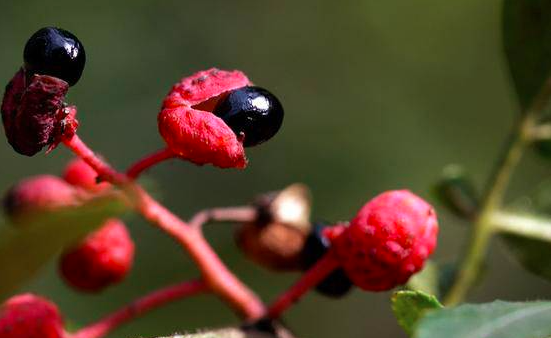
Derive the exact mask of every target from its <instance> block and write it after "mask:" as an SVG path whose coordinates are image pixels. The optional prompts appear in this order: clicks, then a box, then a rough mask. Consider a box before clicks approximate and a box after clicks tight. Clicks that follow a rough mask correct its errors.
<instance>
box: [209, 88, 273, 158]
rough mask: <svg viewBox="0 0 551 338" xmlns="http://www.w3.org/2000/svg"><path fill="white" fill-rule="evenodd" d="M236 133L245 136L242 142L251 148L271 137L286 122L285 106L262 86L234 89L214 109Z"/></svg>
mask: <svg viewBox="0 0 551 338" xmlns="http://www.w3.org/2000/svg"><path fill="white" fill-rule="evenodd" d="M214 114H215V115H216V116H218V117H220V118H221V119H222V120H224V122H226V124H227V125H228V126H229V127H230V128H231V129H232V130H233V132H234V133H235V134H236V135H238V136H239V135H243V137H244V140H243V145H244V146H245V147H252V146H256V145H259V144H261V143H263V142H265V141H267V140H269V139H270V138H272V137H273V136H274V135H275V134H276V133H277V132H278V130H279V128H280V127H281V124H282V123H283V115H284V113H283V106H282V105H281V103H280V102H279V100H278V99H277V97H275V96H274V95H273V94H272V93H270V92H269V91H267V90H266V89H263V88H260V87H253V86H251V87H243V88H239V89H236V90H233V91H231V92H230V93H229V94H228V95H227V96H226V97H225V98H224V99H222V100H220V102H219V103H218V104H217V106H216V108H215V109H214Z"/></svg>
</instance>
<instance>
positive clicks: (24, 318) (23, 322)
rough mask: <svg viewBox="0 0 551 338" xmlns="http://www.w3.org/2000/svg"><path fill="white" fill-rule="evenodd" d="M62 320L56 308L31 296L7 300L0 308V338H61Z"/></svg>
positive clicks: (44, 300)
mask: <svg viewBox="0 0 551 338" xmlns="http://www.w3.org/2000/svg"><path fill="white" fill-rule="evenodd" d="M63 336H64V330H63V319H62V318H61V315H60V313H59V311H58V309H57V307H56V306H55V305H54V304H53V303H51V302H49V301H48V300H46V299H44V298H41V297H38V296H35V295H33V294H22V295H18V296H14V297H12V298H10V299H8V300H7V301H6V302H5V303H4V304H2V307H0V338H61V337H63Z"/></svg>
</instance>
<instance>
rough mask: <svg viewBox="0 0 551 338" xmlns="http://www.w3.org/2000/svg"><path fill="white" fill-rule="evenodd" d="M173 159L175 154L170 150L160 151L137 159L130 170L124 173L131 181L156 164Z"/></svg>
mask: <svg viewBox="0 0 551 338" xmlns="http://www.w3.org/2000/svg"><path fill="white" fill-rule="evenodd" d="M174 157H176V154H174V153H173V152H172V151H171V150H170V149H168V148H164V149H160V150H158V151H156V152H154V153H152V154H149V155H147V156H145V157H143V158H141V159H139V160H138V161H137V162H136V163H134V164H133V165H132V166H131V167H130V168H128V170H127V171H126V176H128V177H130V178H131V179H136V178H138V176H140V174H141V173H142V172H144V171H145V170H147V169H149V168H151V167H152V166H154V165H156V164H159V163H160V162H163V161H166V160H169V159H172V158H174Z"/></svg>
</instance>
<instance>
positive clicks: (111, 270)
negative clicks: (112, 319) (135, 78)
mask: <svg viewBox="0 0 551 338" xmlns="http://www.w3.org/2000/svg"><path fill="white" fill-rule="evenodd" d="M24 61H25V64H24V67H23V68H21V69H20V70H19V71H18V72H17V74H16V75H15V76H14V78H13V79H12V80H11V82H10V83H9V84H8V86H7V88H6V93H5V95H4V99H3V102H2V107H1V112H2V120H3V123H4V128H5V131H6V135H7V138H8V141H9V142H10V144H11V145H12V146H13V148H14V149H15V150H16V151H17V152H19V153H22V154H24V155H29V156H31V155H34V154H36V153H37V152H38V151H40V150H41V149H42V148H43V147H45V146H49V147H50V148H53V147H55V146H56V145H57V144H58V143H59V142H65V141H67V140H70V139H71V138H72V137H73V136H74V134H75V132H76V128H77V126H78V122H77V121H76V119H75V115H76V108H75V107H69V106H67V104H65V102H64V97H65V94H66V93H67V91H68V89H69V86H72V85H74V84H76V83H77V81H78V80H79V78H80V76H81V75H82V71H83V69H84V64H85V52H84V48H83V46H82V44H81V43H80V41H79V40H78V39H77V38H76V37H75V36H74V35H72V34H71V33H69V32H67V31H65V30H62V29H58V28H44V29H41V30H39V31H38V32H37V33H35V34H34V35H33V36H32V37H31V38H30V39H29V41H28V43H27V45H26V47H25V52H24ZM283 115H284V112H283V107H282V105H281V103H280V102H279V100H278V99H277V98H276V97H275V96H274V95H273V94H271V93H270V92H268V91H267V90H265V89H263V88H260V87H257V86H253V85H252V83H251V82H250V80H249V79H248V78H247V77H246V75H245V74H243V73H242V72H240V71H224V70H219V69H214V68H213V69H209V70H206V71H201V72H198V73H196V74H194V75H192V76H189V77H186V78H184V79H182V80H181V81H180V82H179V83H177V84H176V85H174V87H173V88H172V90H171V91H170V92H169V94H168V95H167V97H166V98H165V100H164V102H163V105H162V109H161V112H160V113H159V115H158V127H159V131H160V134H161V136H162V137H163V138H164V140H165V142H166V144H167V151H168V152H170V155H173V156H177V157H180V158H183V159H185V160H188V161H190V162H193V163H195V164H198V165H203V164H213V165H215V166H218V167H222V168H244V167H245V166H246V164H247V159H246V157H245V151H244V147H249V146H255V145H258V144H261V143H263V142H265V141H267V140H268V139H270V138H272V137H273V136H274V135H275V134H276V133H277V132H278V130H279V129H280V127H281V124H282V122H283ZM128 176H129V177H130V178H131V177H132V176H130V175H128ZM125 182H126V181H125ZM111 189H112V186H111V185H110V184H109V183H106V182H100V180H99V178H98V173H97V172H95V171H94V169H92V167H90V166H89V165H88V164H86V163H85V162H84V161H83V160H80V159H77V160H74V161H72V162H71V163H70V164H69V165H68V166H67V168H66V170H65V172H64V174H63V177H62V178H60V177H57V176H52V175H42V176H38V177H34V178H31V179H28V180H25V181H22V182H20V183H19V184H17V185H16V186H15V187H13V188H12V189H11V190H10V191H9V192H8V194H7V196H6V198H5V200H4V205H5V211H6V214H7V215H8V216H9V218H10V219H11V220H12V221H13V223H14V224H16V225H19V226H20V227H24V226H25V223H26V222H25V220H26V219H27V218H28V217H35V216H36V215H40V214H41V213H44V212H51V211H56V210H60V209H63V208H66V207H71V206H75V205H80V204H81V203H85V202H86V201H87V199H89V198H90V197H91V196H96V195H98V194H103V193H108V192H109V191H110V190H111ZM255 205H256V207H257V213H256V214H257V219H256V220H254V221H252V222H248V223H246V224H243V225H242V226H241V227H240V228H239V230H238V231H237V236H236V238H237V244H238V246H239V247H240V248H241V249H242V250H243V251H244V252H245V254H247V255H248V256H249V257H250V258H252V259H253V260H255V261H256V262H258V263H260V264H261V265H263V266H266V267H268V268H271V269H275V270H284V271H288V270H302V271H305V272H306V273H305V275H304V276H305V278H306V276H307V275H308V278H310V279H309V280H310V281H314V285H311V286H313V287H314V286H315V287H316V289H317V290H318V291H319V292H321V293H322V294H325V295H328V296H331V297H340V296H342V295H345V294H346V293H347V292H348V291H349V290H350V289H351V288H352V287H353V286H357V287H359V288H361V289H364V290H369V291H384V290H389V289H392V288H394V287H396V286H398V285H402V284H405V283H406V282H407V281H408V279H409V278H410V277H411V276H412V275H413V274H414V273H416V272H418V271H420V270H421V269H422V267H423V265H424V262H425V261H426V260H427V259H428V257H429V256H430V255H431V253H432V252H433V250H434V248H435V246H436V238H437V233H438V223H437V219H436V214H435V212H434V210H433V208H432V207H431V206H430V205H429V204H428V203H427V202H425V201H424V200H422V199H421V198H419V197H418V196H416V195H414V194H412V193H411V192H409V191H405V190H396V191H389V192H386V193H383V194H381V195H379V196H377V197H375V198H374V199H372V200H371V201H370V202H368V203H367V204H366V205H364V206H363V207H362V208H361V209H360V211H359V212H358V214H357V215H356V217H354V218H353V219H352V220H351V221H350V222H349V223H348V222H347V223H337V224H335V225H332V226H328V225H327V224H318V225H315V226H313V225H312V222H311V221H310V201H309V197H308V192H307V191H306V189H305V188H304V187H303V186H300V185H295V186H291V187H290V188H288V189H285V190H283V191H281V192H279V193H276V194H270V195H267V196H263V197H262V198H260V199H259V200H258V201H257V202H256V203H255ZM133 256H134V243H133V241H132V239H131V238H130V235H129V233H128V230H127V228H126V226H125V225H124V223H123V222H122V221H120V220H118V219H110V220H107V221H106V222H105V223H104V224H103V225H102V226H101V227H100V228H99V229H98V230H96V231H95V232H93V233H91V234H90V235H89V236H87V237H86V238H84V239H82V241H81V242H80V243H77V244H76V245H75V246H74V247H72V248H66V251H65V252H64V253H63V254H62V256H61V259H60V272H61V275H62V276H63V278H64V279H65V281H66V282H67V283H68V284H69V285H71V286H72V287H74V288H76V289H78V290H81V291H87V292H97V291H101V290H103V289H104V288H105V287H107V286H109V285H111V284H114V283H117V282H119V281H121V280H122V279H123V278H124V277H125V276H126V274H127V273H128V272H129V270H130V268H131V266H132V261H133ZM323 264H329V265H328V268H326V269H320V265H323ZM318 270H319V271H323V273H321V274H320V275H319V276H315V277H316V278H311V276H310V275H309V272H312V271H318ZM285 302H287V300H286V299H284V301H283V302H282V304H283V303H285ZM274 312H275V313H278V311H277V310H274ZM63 335H64V329H63V323H62V319H61V316H60V315H59V312H58V310H57V308H56V307H55V305H53V304H51V303H50V302H49V301H47V300H45V299H42V298H40V297H37V296H34V295H30V294H25V295H20V296H15V297H13V298H11V299H9V300H8V301H6V302H5V303H4V304H3V305H2V307H1V308H0V338H16V337H18V338H38V337H46V338H58V337H62V336H63Z"/></svg>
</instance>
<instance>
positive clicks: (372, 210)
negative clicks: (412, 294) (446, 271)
mask: <svg viewBox="0 0 551 338" xmlns="http://www.w3.org/2000/svg"><path fill="white" fill-rule="evenodd" d="M437 233H438V222H437V219H436V213H435V212H434V209H433V208H432V207H431V205H429V204H428V203H427V202H425V201H424V200H423V199H421V198H419V197H418V196H416V195H414V194H412V193H411V192H409V191H406V190H395V191H388V192H385V193H382V194H380V195H379V196H377V197H375V198H374V199H372V200H371V201H370V202H368V203H367V204H366V205H365V206H363V207H362V208H361V209H360V211H359V212H358V214H357V215H356V217H355V218H354V219H353V220H352V221H351V222H350V226H348V227H346V228H344V229H343V230H342V231H341V233H340V235H338V236H334V238H332V243H333V246H334V249H335V253H336V256H337V258H338V260H339V262H340V263H341V266H342V268H343V269H344V271H345V272H346V274H347V275H348V278H350V280H352V282H353V283H354V284H355V285H356V286H358V287H360V288H362V289H364V290H368V291H385V290H389V289H392V288H394V287H395V286H397V285H401V284H404V283H406V282H407V281H408V279H409V278H410V277H411V275H413V274H414V273H416V272H418V271H420V270H421V269H422V268H423V265H424V262H425V260H426V259H427V258H428V257H429V255H430V254H431V253H432V252H433V250H434V248H435V246H436V239H437V238H436V237H437ZM330 238H331V237H330Z"/></svg>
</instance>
